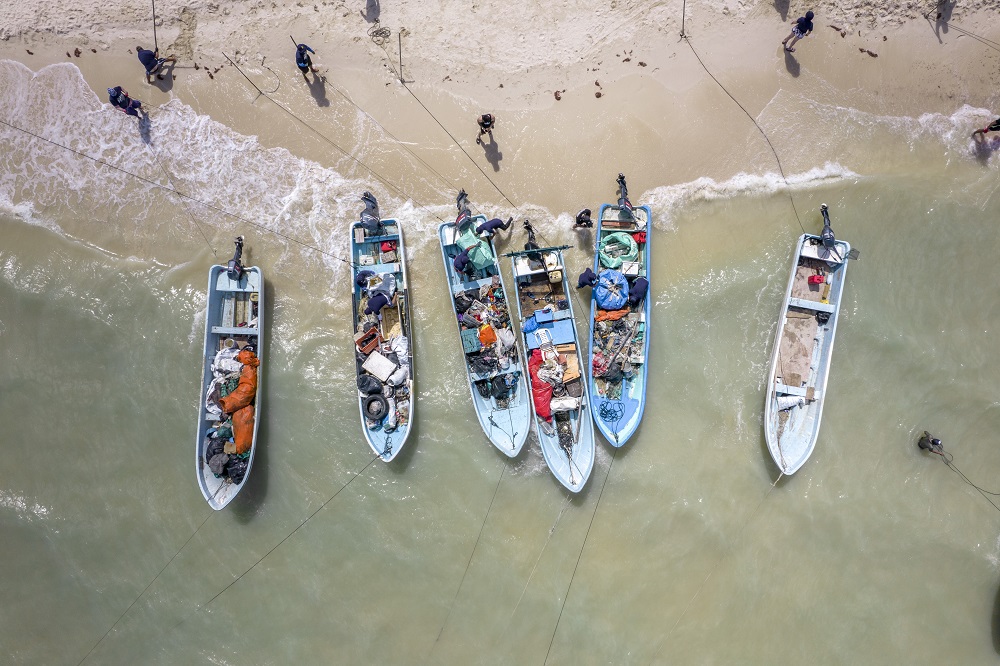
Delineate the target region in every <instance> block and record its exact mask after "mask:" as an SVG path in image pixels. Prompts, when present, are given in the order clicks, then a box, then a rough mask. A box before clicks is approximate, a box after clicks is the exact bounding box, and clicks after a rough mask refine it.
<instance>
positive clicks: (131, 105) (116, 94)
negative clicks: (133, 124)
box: [108, 86, 145, 118]
mask: <svg viewBox="0 0 1000 666" xmlns="http://www.w3.org/2000/svg"><path fill="white" fill-rule="evenodd" d="M108 101H109V102H111V106H113V107H115V108H118V109H121V111H122V113H126V114H128V115H130V116H135V117H136V118H138V117H139V112H140V111H142V113H145V111H143V110H142V102H140V101H139V100H137V99H132V98H131V97H129V96H128V91H127V90H124V89H123V88H122V87H121V86H115V87H114V88H108Z"/></svg>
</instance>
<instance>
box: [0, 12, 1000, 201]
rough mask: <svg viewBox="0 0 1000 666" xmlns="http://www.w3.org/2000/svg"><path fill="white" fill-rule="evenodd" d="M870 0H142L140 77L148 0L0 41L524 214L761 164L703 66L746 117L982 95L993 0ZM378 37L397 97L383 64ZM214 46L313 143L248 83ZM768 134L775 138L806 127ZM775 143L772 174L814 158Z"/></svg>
mask: <svg viewBox="0 0 1000 666" xmlns="http://www.w3.org/2000/svg"><path fill="white" fill-rule="evenodd" d="M883 4H884V3H879V2H875V1H861V0H858V1H857V2H830V1H825V2H820V3H815V4H811V5H808V6H807V5H805V4H804V3H790V4H789V3H787V2H784V1H783V0H774V2H773V3H768V2H741V1H737V2H733V3H727V2H722V1H719V0H712V1H711V2H708V3H700V2H688V3H687V9H686V11H687V14H686V19H685V22H684V28H685V31H686V33H687V35H688V36H689V40H690V41H689V43H686V42H685V41H684V40H681V39H680V37H679V33H680V30H681V8H682V3H681V2H679V1H678V2H673V3H660V2H656V1H654V0H642V1H625V0H610V1H608V0H604V1H601V2H598V1H596V0H562V1H559V2H550V3H514V2H498V1H496V0H492V1H490V0H487V1H484V2H480V3H475V4H473V5H471V6H467V5H465V3H442V2H433V1H427V0H424V1H420V2H417V1H413V0H407V1H404V2H391V3H390V2H386V3H384V5H383V6H381V7H379V5H378V3H376V2H374V1H373V0H368V3H367V4H365V3H363V2H359V3H343V2H318V3H308V2H294V3H293V2H289V1H287V0H285V1H284V2H280V3H278V2H241V3H233V4H221V5H220V4H216V3H213V2H207V1H202V0H198V1H195V2H191V3H188V4H185V5H183V6H177V5H175V4H172V3H170V2H161V3H158V4H157V38H158V43H159V44H160V48H161V54H167V53H174V54H176V55H177V56H178V58H179V63H178V66H177V67H176V68H175V69H174V70H173V75H174V76H175V78H172V79H170V80H167V81H162V82H157V84H156V85H154V86H147V84H146V83H145V81H144V77H143V73H142V69H141V66H140V65H139V63H138V62H137V61H136V58H135V54H134V46H135V45H136V44H141V45H143V46H145V47H150V46H152V43H153V39H152V11H151V6H150V5H149V4H148V3H136V2H131V1H128V2H123V3H120V4H113V3H104V2H98V1H97V0H84V1H82V2H78V3H74V4H73V5H72V6H71V7H57V6H56V5H53V4H51V3H44V2H40V1H39V0H28V1H26V2H22V3H18V4H16V6H13V7H9V8H8V9H7V10H6V14H7V15H6V16H5V23H4V25H3V26H0V57H2V58H12V59H16V60H19V61H21V62H23V63H25V64H27V65H28V66H29V67H31V68H33V69H35V70H38V69H39V68H41V67H42V66H44V65H46V64H49V63H53V62H60V61H66V60H68V61H71V62H73V63H74V64H76V65H77V66H79V67H80V69H81V70H82V72H83V73H84V76H85V78H86V80H87V81H88V82H89V84H90V85H91V86H92V87H93V89H94V90H95V92H96V93H97V94H98V96H99V97H100V98H101V99H104V98H105V93H104V90H105V88H107V87H109V86H113V85H116V84H118V85H124V86H125V87H126V88H127V89H129V90H130V92H131V93H132V95H133V96H134V97H136V98H139V99H142V100H144V101H145V102H147V103H152V104H154V105H158V104H163V103H165V102H166V101H168V100H169V99H171V98H173V97H176V98H179V99H180V100H181V101H183V102H184V103H186V104H189V105H191V106H192V107H194V108H195V109H196V110H198V111H199V112H201V113H205V114H209V115H210V116H211V117H212V118H214V119H215V120H218V121H219V122H222V123H224V124H226V125H228V126H230V127H232V128H233V129H235V130H236V131H238V132H241V133H244V134H249V135H256V136H259V137H260V139H261V141H262V142H263V143H264V144H265V145H272V146H273V145H281V146H284V147H286V148H288V149H289V150H290V151H291V152H292V153H294V154H296V155H299V156H301V157H303V158H308V159H312V160H316V161H318V162H319V163H321V164H324V165H327V166H331V167H334V168H336V169H337V170H338V171H340V172H341V173H345V174H346V175H352V176H359V177H367V176H370V174H369V173H367V172H366V171H365V169H364V168H362V167H360V166H358V165H357V164H356V163H355V162H353V161H352V160H351V159H350V158H348V157H345V156H344V155H343V154H342V153H340V152H339V151H338V149H337V148H336V147H335V146H334V145H333V144H336V146H339V147H340V148H343V149H344V150H345V151H346V152H349V153H351V154H353V155H363V156H364V157H363V160H364V162H365V164H366V165H368V166H369V167H371V168H372V169H373V170H374V171H376V172H377V173H378V174H379V175H380V176H382V177H383V178H384V179H385V180H389V181H392V182H394V183H396V184H398V185H399V190H397V191H395V192H393V194H395V195H400V193H401V192H402V193H405V196H408V197H413V198H415V199H418V200H419V199H424V200H428V199H433V200H434V202H435V203H440V201H439V200H440V198H441V193H442V192H444V191H448V192H450V191H452V190H453V189H457V188H458V187H465V188H467V189H468V190H469V191H470V193H471V194H472V198H473V200H474V202H476V203H478V204H479V205H481V206H482V207H483V208H485V209H486V210H485V211H484V212H490V210H491V206H492V209H493V210H496V212H497V213H498V214H502V213H503V212H504V211H507V210H509V209H510V204H508V203H507V202H506V201H505V200H504V196H503V195H506V196H507V197H509V199H510V201H511V202H512V203H513V204H514V205H516V206H518V207H522V208H523V209H522V213H525V214H530V213H531V211H532V208H531V206H527V207H525V205H526V203H527V202H531V204H532V205H535V206H542V207H545V208H546V209H548V210H549V211H553V212H559V211H561V212H564V213H568V212H571V211H575V210H576V209H577V208H579V207H581V204H582V203H587V202H592V201H594V200H595V193H605V192H606V193H607V197H610V196H611V195H612V194H613V191H614V180H613V179H614V176H615V175H616V174H617V172H619V171H625V172H626V173H627V174H628V175H629V177H630V181H629V182H630V186H631V189H632V191H633V193H634V194H633V197H632V198H633V200H639V199H640V198H641V197H640V196H638V195H639V194H640V193H642V192H644V191H646V190H648V189H651V188H653V187H656V186H658V185H663V184H668V183H674V182H687V181H691V180H694V179H696V178H698V177H701V176H708V177H711V178H715V179H723V178H728V177H731V176H732V175H733V174H736V173H739V172H741V171H749V172H756V171H760V170H761V169H769V170H773V168H774V167H773V156H772V155H771V153H770V150H769V149H768V147H767V145H766V143H765V142H764V141H763V140H762V138H761V137H760V135H759V133H758V130H757V129H756V127H755V126H754V125H753V123H752V122H751V120H750V118H748V117H747V116H746V115H745V114H744V113H743V112H742V111H741V110H740V109H739V107H738V106H737V105H736V103H735V102H734V101H733V100H732V99H730V98H729V97H728V96H727V94H726V92H724V91H723V89H722V88H721V87H720V85H719V83H721V84H722V85H724V86H725V87H726V89H727V90H728V91H729V93H731V94H732V96H733V97H735V99H736V100H738V101H739V103H740V104H741V105H742V106H743V107H744V108H745V109H746V111H747V112H748V113H749V114H750V115H751V116H753V117H755V118H756V117H758V116H759V114H760V113H761V112H762V110H764V109H765V108H767V107H768V105H769V104H772V103H774V102H775V99H776V97H777V96H778V95H779V93H781V92H782V91H786V92H787V91H791V92H796V91H798V92H803V91H805V92H811V93H816V94H821V95H824V96H825V98H826V99H828V100H833V101H835V102H836V101H838V100H839V101H840V102H842V103H843V105H844V106H846V107H850V108H856V109H861V110H868V111H872V112H877V113H883V114H898V115H919V114H920V113H924V112H944V113H951V112H953V111H954V110H955V109H956V108H957V107H959V106H960V105H961V104H963V103H969V104H971V105H974V106H985V107H989V106H990V105H991V104H996V103H997V102H998V100H997V99H996V93H995V92H994V87H993V78H994V76H995V72H996V71H998V68H1000V67H998V65H1000V49H998V48H997V47H996V45H995V42H993V43H991V42H985V41H983V40H982V39H979V38H978V37H984V38H986V39H989V40H1000V34H998V33H1000V29H998V28H997V27H996V24H995V21H994V20H993V19H994V18H995V16H996V12H997V10H998V9H1000V0H976V1H975V2H967V3H959V4H958V5H956V4H954V3H953V2H946V3H944V4H943V5H941V6H940V7H939V6H938V5H937V4H936V3H935V2H933V1H932V0H926V1H924V2H908V3H902V4H900V5H898V6H896V7H894V8H890V9H887V8H884V7H882V6H881V5H883ZM810 8H811V9H813V10H814V11H815V12H816V18H815V19H814V23H815V25H816V30H815V32H814V34H813V35H812V36H810V37H808V38H807V39H805V40H803V41H801V42H800V43H799V44H798V47H797V49H796V53H795V54H794V55H787V54H785V53H783V51H782V49H781V47H780V40H781V39H782V38H784V37H785V35H787V34H788V32H789V22H790V21H792V20H794V19H795V18H796V17H797V16H800V15H801V14H803V13H804V12H805V11H806V10H807V9H810ZM938 12H940V13H941V15H942V18H941V19H938V18H937V14H938ZM376 15H378V16H379V18H380V21H381V22H380V23H379V24H378V25H376V24H375V23H374V22H373V21H372V20H371V19H373V18H374V16H376ZM831 26H835V28H836V29H835V28H834V27H831ZM375 27H387V28H389V29H390V31H391V33H390V36H389V38H388V40H387V41H386V43H384V44H382V45H378V44H376V43H375V42H374V41H373V40H372V39H370V38H369V36H368V34H367V33H368V31H369V30H371V29H373V28H375ZM969 33H972V34H971V35H970V34H969ZM290 35H294V37H295V39H296V40H298V41H302V42H306V43H308V44H310V45H311V46H312V47H313V48H315V49H316V51H317V52H318V53H317V55H316V56H315V61H316V63H317V64H318V65H319V66H320V68H321V72H322V74H323V75H324V79H325V80H324V81H323V82H322V83H319V84H317V83H314V84H313V85H307V84H306V83H305V82H303V80H302V77H301V75H300V74H299V73H298V71H297V70H296V69H295V67H294V63H293V62H292V51H293V47H292V41H291V40H290V38H289V36H290ZM400 44H402V50H403V53H402V61H403V75H404V76H405V78H406V80H408V81H412V83H410V84H409V89H410V90H411V91H412V93H413V94H412V95H411V94H410V93H409V92H408V91H407V89H406V88H404V87H403V86H402V85H401V84H400V82H399V58H400V54H399V46H400ZM691 47H693V48H691ZM869 52H870V53H869ZM224 54H225V55H228V56H229V57H231V58H233V59H234V60H235V61H236V62H237V63H239V64H240V65H241V67H243V68H244V71H245V72H246V74H247V76H248V77H249V78H250V79H251V80H253V81H254V83H256V84H257V85H258V86H259V87H260V88H261V89H263V90H265V91H269V92H270V91H272V90H273V91H274V92H273V94H272V97H273V98H274V99H275V100H276V101H278V102H280V103H281V104H283V105H285V106H286V107H287V108H288V109H289V110H290V111H292V112H293V113H294V114H295V115H297V116H299V117H300V118H301V119H303V120H304V121H305V122H307V123H309V125H310V126H311V127H312V128H315V130H316V131H318V132H320V133H322V134H323V135H324V136H325V137H327V138H328V139H330V141H326V140H324V139H321V138H318V137H317V135H316V134H315V133H314V131H313V130H312V129H310V128H309V127H306V126H305V125H304V124H302V123H300V122H299V121H298V120H295V119H294V118H292V117H291V116H290V115H288V114H287V113H286V112H285V111H283V110H282V109H280V108H278V107H277V106H275V105H274V104H271V103H270V102H268V101H267V100H264V99H261V98H259V97H258V95H257V92H256V91H255V90H254V89H253V88H251V87H250V85H249V84H248V83H247V80H246V79H245V78H244V77H243V75H241V74H240V73H239V72H238V71H237V70H236V69H235V68H234V67H233V66H232V65H231V64H230V63H229V62H228V61H227V59H226V57H225V55H224ZM872 54H877V57H876V55H872ZM699 58H700V60H699ZM705 68H707V69H708V70H709V71H710V72H711V74H712V75H713V76H714V77H715V78H716V79H717V80H718V83H717V82H716V81H715V80H713V79H712V78H711V77H710V76H709V74H708V72H706V69H705ZM557 92H558V93H559V98H558V99H557V97H556V93H557ZM598 95H599V96H598ZM418 98H419V101H418ZM349 100H350V101H349ZM351 101H353V102H354V104H356V105H357V107H355V106H352V104H351ZM421 103H422V104H423V105H426V107H427V109H428V110H429V111H430V113H433V116H434V117H432V116H431V115H430V113H428V111H425V110H424V109H423V108H422V107H421ZM358 108H360V109H363V110H364V111H365V112H367V113H368V114H370V115H371V116H372V117H373V118H374V119H375V120H377V122H378V123H379V124H381V126H382V127H383V128H384V130H383V129H381V128H379V127H378V126H376V125H375V124H374V123H369V124H368V127H369V129H368V130H367V131H366V132H365V133H363V135H359V134H358V132H357V131H356V126H357V123H356V122H354V120H356V117H357V115H358V113H359V111H358ZM485 111H491V112H493V113H495V114H496V115H497V117H498V126H497V130H496V132H495V137H496V141H497V143H496V144H494V145H493V146H488V147H487V148H485V149H484V148H481V147H479V146H477V145H476V144H475V136H476V127H475V118H476V116H477V115H478V114H479V113H482V112H485ZM154 118H155V115H154ZM12 120H15V121H16V119H12ZM438 123H440V124H438ZM442 126H443V127H442ZM971 129H972V128H970V131H971ZM386 132H388V133H391V134H392V135H393V136H394V137H396V139H398V140H399V141H401V142H404V143H405V144H406V146H407V147H408V148H409V149H410V150H411V151H412V152H413V153H414V154H416V155H418V156H419V157H420V158H421V159H422V160H425V161H426V162H427V164H429V165H430V166H431V167H433V170H434V171H436V172H437V173H433V172H432V171H431V170H430V169H428V168H426V167H425V166H423V165H421V164H420V163H418V162H417V161H416V160H415V159H413V158H412V157H411V156H410V155H408V154H407V153H406V152H405V151H404V149H403V148H402V147H401V145H400V143H399V142H397V141H396V140H394V139H392V138H391V137H389V136H388V134H387V133H386ZM815 132H817V133H821V132H822V128H821V127H817V128H815ZM449 134H450V136H449ZM452 136H453V137H454V139H455V140H457V142H458V144H460V145H461V149H460V148H459V146H458V145H457V144H456V143H455V141H453V139H452V138H451V137H452ZM770 138H771V140H772V142H774V143H775V144H776V145H778V146H779V148H780V146H781V145H782V142H785V144H788V143H793V144H794V143H796V142H797V143H802V142H803V141H805V142H808V141H809V138H808V137H783V136H771V137H770ZM331 142H332V143H331ZM463 151H465V152H466V153H468V156H467V155H466V154H463ZM469 156H471V158H472V160H474V161H475V165H474V164H473V161H472V160H470V159H469ZM789 159H790V161H789V163H788V164H785V165H784V166H785V170H786V172H788V171H789V170H793V171H794V170H795V169H799V168H801V169H808V168H810V167H812V166H814V165H815V164H817V163H820V162H821V160H820V159H817V158H816V156H815V155H809V156H807V157H805V158H804V159H802V160H801V163H796V161H795V157H794V155H793V156H792V157H791V158H789ZM479 169H482V172H480V171H479ZM483 173H485V174H486V175H488V176H489V177H490V179H492V181H493V183H495V185H496V187H497V188H498V189H499V190H500V191H499V192H498V191H497V189H494V187H493V185H491V184H490V183H489V182H488V181H487V180H486V178H485V176H484V175H483ZM372 179H373V180H374V176H372ZM501 192H502V194H501ZM598 198H599V197H598Z"/></svg>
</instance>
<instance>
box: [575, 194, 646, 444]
mask: <svg viewBox="0 0 1000 666" xmlns="http://www.w3.org/2000/svg"><path fill="white" fill-rule="evenodd" d="M619 211H620V209H619V207H618V206H614V205H611V204H604V205H602V206H601V209H600V213H599V214H598V218H597V219H598V222H597V229H596V234H595V236H596V242H595V244H594V268H593V270H594V273H597V274H600V272H601V270H602V266H601V259H600V252H599V248H600V246H601V241H602V239H604V238H606V237H607V236H608V235H610V234H611V233H617V232H622V231H626V232H637V231H645V233H646V240H645V241H644V242H641V243H638V244H637V245H638V250H639V253H638V257H637V259H636V262H634V263H636V264H638V266H637V267H634V269H635V273H634V274H635V275H636V276H642V277H644V278H645V279H646V280H648V281H649V282H650V283H651V282H652V279H651V278H650V269H651V260H650V257H651V248H650V240H651V234H652V226H653V224H652V221H653V214H652V210H651V209H650V207H649V206H639V207H638V208H635V209H634V215H635V217H636V219H637V220H639V221H640V222H641V226H640V225H635V226H632V227H629V225H627V224H625V225H624V226H622V223H621V218H622V217H623V216H621V215H619ZM605 221H611V222H612V223H614V224H615V227H614V228H613V229H612V228H611V227H610V225H605ZM629 272H630V273H631V272H632V270H631V268H630V271H629ZM651 309H652V299H651V298H650V296H649V293H648V292H647V294H646V297H645V298H644V299H643V301H642V304H641V305H639V306H638V307H631V308H630V310H631V311H632V313H634V314H635V315H636V316H637V317H638V321H637V322H636V323H635V324H634V325H633V328H634V330H635V334H634V337H633V342H631V343H628V344H626V345H625V347H626V349H625V351H631V352H632V353H630V354H629V358H628V360H629V361H630V362H629V365H631V366H632V374H631V376H625V377H623V378H622V381H621V382H620V389H619V387H618V386H616V385H614V384H611V385H609V384H608V383H606V382H603V381H601V380H600V378H598V377H595V376H594V353H595V352H596V351H599V350H601V351H604V349H603V347H604V345H603V341H602V338H601V336H600V334H599V332H598V326H597V315H598V312H599V311H600V309H599V308H598V306H597V301H596V299H595V298H594V297H593V294H592V295H591V299H590V345H589V350H588V354H587V358H588V363H587V376H588V377H589V380H590V400H591V403H592V404H593V407H594V408H593V410H592V412H593V413H592V416H593V419H594V425H595V426H596V427H597V429H598V431H600V433H601V434H602V435H603V436H604V438H605V439H606V440H608V442H609V443H610V444H611V445H612V446H615V447H622V446H624V445H625V443H626V442H628V440H629V438H630V437H632V435H634V434H635V431H636V430H637V429H638V428H639V423H640V421H642V414H643V411H644V409H645V407H646V383H647V379H648V376H649V373H648V370H647V361H648V359H649V338H650V315H651ZM639 335H641V336H642V341H641V345H638V344H635V339H636V337H638V336H639ZM616 348H617V347H616ZM637 348H639V349H641V353H638V354H636V353H635V351H638V349H637ZM612 353H614V349H612ZM618 356H619V357H621V356H622V352H619V354H618Z"/></svg>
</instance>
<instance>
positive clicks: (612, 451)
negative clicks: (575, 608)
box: [542, 448, 618, 666]
mask: <svg viewBox="0 0 1000 666" xmlns="http://www.w3.org/2000/svg"><path fill="white" fill-rule="evenodd" d="M617 454H618V449H617V448H615V449H612V450H611V464H610V465H608V473H607V474H605V475H604V483H602V484H601V492H600V493H599V494H598V495H597V504H595V505H594V513H593V514H591V516H590V524H589V525H587V533H586V534H585V535H584V537H583V543H582V544H581V545H580V552H579V553H578V554H577V556H576V564H575V565H573V574H572V575H571V576H570V577H569V585H567V586H566V594H564V595H563V602H562V605H561V606H560V607H559V617H557V618H556V626H555V627H553V628H552V637H551V638H549V648H548V650H546V651H545V659H544V660H543V661H542V666H544V665H545V664H547V663H548V661H549V654H550V653H551V652H552V644H553V643H554V642H555V640H556V632H558V631H559V622H560V621H561V620H562V614H563V610H564V609H565V608H566V601H567V600H568V599H569V593H570V590H572V589H573V580H574V579H576V570H577V569H579V568H580V560H581V559H583V550H584V549H585V548H586V547H587V539H589V538H590V530H591V528H593V527H594V518H596V517H597V510H598V509H599V508H600V507H601V498H602V497H604V488H605V487H607V485H608V479H609V478H610V477H611V468H612V467H614V466H615V456H616V455H617Z"/></svg>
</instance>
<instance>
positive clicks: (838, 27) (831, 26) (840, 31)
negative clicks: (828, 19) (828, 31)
mask: <svg viewBox="0 0 1000 666" xmlns="http://www.w3.org/2000/svg"><path fill="white" fill-rule="evenodd" d="M828 27H830V28H833V29H834V30H836V31H837V32H839V33H840V36H841V37H846V36H847V31H846V30H844V29H843V28H841V27H840V26H836V25H833V24H832V23H831V24H830V25H829V26H828Z"/></svg>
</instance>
